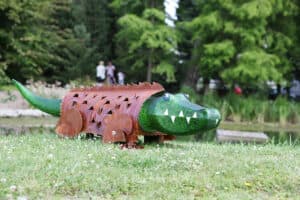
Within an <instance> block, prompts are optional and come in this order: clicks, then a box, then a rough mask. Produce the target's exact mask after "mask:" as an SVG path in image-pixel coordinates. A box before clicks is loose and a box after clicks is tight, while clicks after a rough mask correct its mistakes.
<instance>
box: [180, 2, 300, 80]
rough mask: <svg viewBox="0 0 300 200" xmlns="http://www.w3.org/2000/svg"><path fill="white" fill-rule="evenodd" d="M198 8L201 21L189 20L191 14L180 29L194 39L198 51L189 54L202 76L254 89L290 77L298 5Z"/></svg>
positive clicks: (229, 4)
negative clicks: (294, 19) (254, 85)
mask: <svg viewBox="0 0 300 200" xmlns="http://www.w3.org/2000/svg"><path fill="white" fill-rule="evenodd" d="M190 4H191V3H190ZM193 4H194V6H195V7H196V9H197V12H198V13H199V14H198V16H196V17H194V18H193V19H192V20H191V21H184V20H185V18H188V17H189V15H188V14H187V13H186V12H183V13H184V15H183V18H182V21H183V23H179V24H178V26H179V27H180V29H182V30H184V31H183V32H184V33H185V35H186V36H188V35H189V34H190V35H191V37H192V42H193V45H190V46H191V47H192V48H191V49H184V50H185V51H188V52H190V53H189V54H191V60H190V61H189V62H188V63H189V65H196V66H197V67H198V68H199V71H200V73H201V75H202V76H205V77H207V78H210V77H219V78H223V79H224V80H225V81H226V82H228V83H240V84H248V85H251V84H256V83H257V82H259V83H260V82H264V81H266V80H275V81H277V82H279V81H281V80H283V79H284V78H287V77H288V76H289V74H290V72H291V70H293V66H292V63H291V61H290V60H289V58H288V55H289V53H290V52H291V47H292V46H293V43H294V42H296V41H297V40H296V38H294V36H293V35H295V29H293V28H292V27H294V26H295V23H294V22H295V21H293V17H294V16H297V15H298V13H299V7H297V4H296V1H294V0H288V1H283V0H278V1H274V0H266V1H263V2H262V1H259V0H247V1H221V0H214V1H202V0H198V1H194V3H193ZM183 5H185V4H183ZM181 12H182V11H181ZM179 15H180V13H179ZM190 15H192V14H190ZM281 21H282V22H281ZM283 22H287V23H283ZM184 42H185V43H188V41H184Z"/></svg>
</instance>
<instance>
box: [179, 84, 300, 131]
mask: <svg viewBox="0 0 300 200" xmlns="http://www.w3.org/2000/svg"><path fill="white" fill-rule="evenodd" d="M181 92H184V93H187V94H189V95H190V97H191V100H192V101H194V102H196V103H198V104H200V105H204V106H208V107H215V108H217V109H218V110H220V112H221V116H222V119H223V120H225V121H234V122H253V123H269V122H272V123H280V124H282V125H286V124H288V123H289V124H297V123H299V122H300V115H299V113H300V105H299V104H298V103H296V102H291V101H288V100H287V99H286V98H283V97H280V98H277V99H276V100H275V101H270V100H267V99H266V98H263V97H259V96H249V97H243V96H237V95H235V94H229V95H227V96H225V97H219V96H218V95H216V94H214V93H212V92H210V93H207V94H205V95H203V96H200V95H198V94H197V93H195V92H194V90H193V89H192V88H190V87H187V86H184V87H182V88H181Z"/></svg>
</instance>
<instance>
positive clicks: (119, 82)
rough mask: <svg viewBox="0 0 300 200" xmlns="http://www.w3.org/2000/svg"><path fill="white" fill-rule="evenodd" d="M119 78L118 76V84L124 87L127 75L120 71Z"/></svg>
mask: <svg viewBox="0 0 300 200" xmlns="http://www.w3.org/2000/svg"><path fill="white" fill-rule="evenodd" d="M117 76H118V84H119V85H124V82H125V81H124V80H125V74H124V73H123V72H121V71H119V72H118V74H117Z"/></svg>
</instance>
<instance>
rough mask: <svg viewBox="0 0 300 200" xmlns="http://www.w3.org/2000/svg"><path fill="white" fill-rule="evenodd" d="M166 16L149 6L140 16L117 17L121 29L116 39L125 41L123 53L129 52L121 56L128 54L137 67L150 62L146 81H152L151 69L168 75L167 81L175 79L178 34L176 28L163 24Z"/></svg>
mask: <svg viewBox="0 0 300 200" xmlns="http://www.w3.org/2000/svg"><path fill="white" fill-rule="evenodd" d="M164 19H165V15H164V13H163V12H161V11H160V10H158V9H154V8H150V9H146V10H145V11H144V12H143V14H142V16H141V17H139V16H137V15H134V14H127V15H125V16H123V17H121V18H120V19H119V20H118V24H119V25H120V30H119V32H118V34H117V39H118V41H119V42H120V43H122V44H123V43H124V46H123V47H125V48H124V50H123V52H124V53H125V52H126V54H128V55H124V54H122V55H120V56H122V57H123V56H126V57H127V58H128V60H130V61H131V62H132V66H133V67H134V68H139V69H140V68H143V67H144V66H145V65H146V63H147V70H148V76H147V79H148V80H147V81H151V76H150V75H149V74H150V73H151V72H154V73H158V74H161V75H162V74H165V75H166V77H167V79H166V81H167V82H171V81H175V76H174V73H175V69H174V67H173V66H172V64H171V61H172V59H171V57H172V56H174V51H175V50H176V48H177V41H178V36H177V34H176V31H175V29H174V28H172V27H169V26H167V25H166V24H165V23H164ZM126 47H127V48H126ZM125 49H126V50H127V51H126V50H125Z"/></svg>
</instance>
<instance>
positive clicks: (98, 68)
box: [96, 65, 105, 79]
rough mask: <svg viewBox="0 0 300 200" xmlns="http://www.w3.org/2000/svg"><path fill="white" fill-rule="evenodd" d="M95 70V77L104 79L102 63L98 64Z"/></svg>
mask: <svg viewBox="0 0 300 200" xmlns="http://www.w3.org/2000/svg"><path fill="white" fill-rule="evenodd" d="M96 72H97V77H100V78H102V79H105V67H104V65H98V66H97V69H96Z"/></svg>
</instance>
